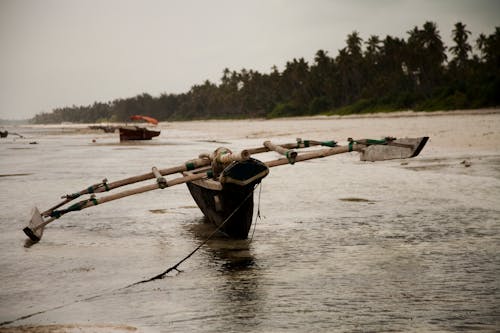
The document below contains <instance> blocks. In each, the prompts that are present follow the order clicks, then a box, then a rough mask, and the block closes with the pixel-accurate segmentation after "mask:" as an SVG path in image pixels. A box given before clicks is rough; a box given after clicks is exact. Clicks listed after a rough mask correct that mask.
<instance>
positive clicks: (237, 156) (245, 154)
mask: <svg viewBox="0 0 500 333" xmlns="http://www.w3.org/2000/svg"><path fill="white" fill-rule="evenodd" d="M209 156H210V159H211V160H216V161H217V162H219V163H222V164H229V163H231V162H240V161H245V160H248V159H249V158H250V153H249V151H248V150H246V149H245V150H242V151H240V152H238V153H229V154H220V155H216V154H214V153H211V154H210V155H209Z"/></svg>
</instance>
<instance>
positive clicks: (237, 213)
mask: <svg viewBox="0 0 500 333" xmlns="http://www.w3.org/2000/svg"><path fill="white" fill-rule="evenodd" d="M268 173H269V169H268V167H267V166H266V165H265V164H264V163H262V162H260V161H258V160H255V159H250V160H247V161H242V162H233V163H232V164H231V165H230V166H228V167H227V168H226V169H224V171H223V172H222V174H221V180H223V182H218V181H217V182H216V181H214V180H211V181H208V182H207V181H195V182H189V183H186V185H187V187H188V189H189V192H190V193H191V195H192V197H193V199H194V201H195V202H196V204H197V205H198V207H199V208H200V210H201V211H202V212H203V214H204V215H205V216H206V217H207V219H208V220H209V221H210V222H211V223H213V224H214V225H215V226H217V227H220V230H221V231H222V232H224V233H225V234H227V235H228V236H229V237H231V238H234V239H246V238H247V237H248V233H249V231H250V227H251V226H252V218H253V208H254V201H253V192H254V189H255V186H256V185H257V184H258V183H260V182H261V181H262V178H264V177H265V176H266V175H267V174H268Z"/></svg>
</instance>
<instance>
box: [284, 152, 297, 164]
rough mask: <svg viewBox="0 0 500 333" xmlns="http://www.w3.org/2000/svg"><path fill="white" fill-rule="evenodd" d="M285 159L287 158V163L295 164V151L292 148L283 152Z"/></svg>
mask: <svg viewBox="0 0 500 333" xmlns="http://www.w3.org/2000/svg"><path fill="white" fill-rule="evenodd" d="M285 156H286V159H287V160H288V163H290V164H292V165H293V164H295V160H296V158H297V152H296V151H293V150H287V152H286V153H285Z"/></svg>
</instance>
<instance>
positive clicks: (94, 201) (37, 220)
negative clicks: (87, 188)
mask: <svg viewBox="0 0 500 333" xmlns="http://www.w3.org/2000/svg"><path fill="white" fill-rule="evenodd" d="M207 176H208V175H207V173H196V174H191V175H189V176H185V177H179V178H175V179H172V180H169V181H167V186H166V187H170V186H174V185H179V184H184V183H187V182H191V181H195V180H198V179H202V178H206V177H207ZM161 188H163V187H161V186H160V185H159V184H158V183H155V184H151V185H145V186H141V187H139V188H135V189H130V190H126V191H122V192H119V193H115V194H112V195H108V196H105V197H101V198H95V197H91V198H90V199H87V200H83V201H81V202H79V203H76V204H75V205H77V206H78V208H77V209H71V207H70V208H68V209H66V210H62V211H61V212H60V213H58V214H57V215H56V216H54V217H50V218H48V219H47V220H43V218H42V214H40V215H39V216H38V215H37V214H34V215H33V216H32V218H31V221H30V224H29V226H28V227H26V228H25V229H23V231H24V232H25V233H26V235H28V237H30V238H31V239H32V240H34V241H37V240H39V239H36V238H33V235H35V236H36V235H38V234H39V235H40V236H41V234H42V232H41V231H39V229H40V228H44V227H45V226H46V225H47V224H49V223H51V222H53V221H55V220H56V219H58V218H59V217H61V216H62V215H64V214H67V213H70V212H72V211H79V210H82V209H85V208H89V207H93V206H96V205H100V204H103V203H106V202H110V201H114V200H118V199H121V198H125V197H128V196H131V195H135V194H140V193H145V192H148V191H152V190H156V189H161ZM55 212H56V211H53V212H52V213H55Z"/></svg>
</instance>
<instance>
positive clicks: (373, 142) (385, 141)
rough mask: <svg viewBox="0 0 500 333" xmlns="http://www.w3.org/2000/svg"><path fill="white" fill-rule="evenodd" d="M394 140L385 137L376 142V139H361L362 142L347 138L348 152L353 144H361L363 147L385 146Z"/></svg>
mask: <svg viewBox="0 0 500 333" xmlns="http://www.w3.org/2000/svg"><path fill="white" fill-rule="evenodd" d="M394 140H395V138H392V137H386V138H384V139H381V140H376V139H362V140H354V139H353V138H347V141H349V151H352V149H353V146H354V144H361V145H365V146H371V145H387V144H388V143H389V142H392V141H394Z"/></svg>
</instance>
